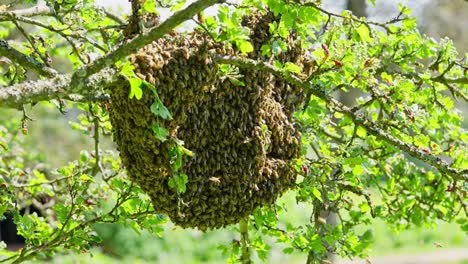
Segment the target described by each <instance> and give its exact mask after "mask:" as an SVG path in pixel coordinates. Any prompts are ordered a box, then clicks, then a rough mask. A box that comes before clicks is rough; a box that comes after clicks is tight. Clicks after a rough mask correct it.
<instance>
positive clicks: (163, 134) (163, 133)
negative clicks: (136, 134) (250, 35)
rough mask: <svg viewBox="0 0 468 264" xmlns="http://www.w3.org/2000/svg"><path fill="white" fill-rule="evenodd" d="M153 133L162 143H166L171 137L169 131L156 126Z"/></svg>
mask: <svg viewBox="0 0 468 264" xmlns="http://www.w3.org/2000/svg"><path fill="white" fill-rule="evenodd" d="M153 133H154V136H155V137H156V138H157V139H159V140H161V141H163V142H164V141H166V140H167V137H168V136H169V130H167V129H166V128H164V127H160V126H158V125H154V126H153Z"/></svg>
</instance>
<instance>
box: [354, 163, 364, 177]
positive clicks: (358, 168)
mask: <svg viewBox="0 0 468 264" xmlns="http://www.w3.org/2000/svg"><path fill="white" fill-rule="evenodd" d="M362 173H364V168H363V167H362V165H356V166H354V168H353V174H354V176H359V175H361V174H362Z"/></svg>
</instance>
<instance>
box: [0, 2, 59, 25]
mask: <svg viewBox="0 0 468 264" xmlns="http://www.w3.org/2000/svg"><path fill="white" fill-rule="evenodd" d="M53 15H55V11H54V9H53V8H52V7H48V6H45V5H37V6H33V7H30V8H26V9H18V10H11V11H0V21H7V20H10V18H11V17H14V16H22V17H34V16H53Z"/></svg>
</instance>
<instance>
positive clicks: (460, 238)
mask: <svg viewBox="0 0 468 264" xmlns="http://www.w3.org/2000/svg"><path fill="white" fill-rule="evenodd" d="M0 2H1V1H0ZM97 2H98V1H97ZM116 2H122V4H128V3H126V2H127V1H104V2H102V4H105V5H106V4H107V5H108V4H112V5H114V6H116ZM404 2H405V1H404ZM406 2H407V4H409V6H410V7H411V8H412V9H413V10H414V14H415V15H416V16H418V23H419V26H420V29H421V31H422V32H424V33H426V34H428V35H430V36H432V37H434V38H436V39H440V38H443V37H445V36H447V37H449V38H451V39H453V40H454V43H455V45H456V46H457V49H458V50H459V52H460V53H462V52H468V18H467V14H468V2H466V1H464V0H438V1H406ZM324 5H325V6H328V7H332V8H333V9H335V10H340V9H343V8H346V7H348V8H351V9H353V12H354V13H356V14H360V15H363V16H368V17H369V18H371V19H375V20H385V19H386V18H388V16H390V17H391V16H392V14H396V11H395V10H396V6H397V3H396V2H395V1H383V0H381V1H376V6H375V7H371V6H370V4H366V1H365V0H348V1H342V2H340V3H337V2H336V1H324ZM121 10H125V8H123V9H121ZM12 36H14V33H13V34H12ZM12 36H10V37H12ZM60 56H63V54H62V55H61V54H56V55H55V58H54V60H53V61H54V62H56V63H60ZM68 69H70V65H64V68H63V71H67V70H68ZM464 111H465V112H467V113H468V111H467V109H464ZM27 113H28V115H29V116H30V117H31V118H32V119H33V121H30V122H28V132H29V133H28V134H27V135H24V134H23V133H21V131H20V130H21V129H20V123H21V112H20V111H16V110H8V109H0V123H1V124H6V123H7V122H12V121H11V120H17V122H16V121H13V123H11V124H9V125H11V126H17V127H18V135H17V136H18V137H21V140H23V142H24V144H23V146H24V148H25V149H26V152H28V153H30V155H31V156H34V157H35V159H36V160H38V161H40V163H41V166H43V170H45V171H47V170H49V169H52V168H55V167H59V166H62V165H64V164H66V163H67V162H68V161H70V160H75V159H77V158H78V157H79V153H80V150H82V149H87V150H89V151H91V150H92V149H93V141H92V138H91V137H90V136H88V135H87V133H86V128H79V127H77V126H76V125H74V124H73V123H74V122H75V121H76V120H77V118H78V115H79V114H80V111H79V110H78V109H75V108H73V105H69V106H68V110H67V112H66V114H62V113H60V112H59V111H58V110H57V108H56V106H54V105H52V104H51V103H40V104H38V105H35V106H34V107H32V108H30V109H27ZM464 122H465V123H464V124H465V127H467V126H468V120H467V119H465V120H464ZM70 128H73V129H70ZM83 132H85V133H83ZM102 143H103V146H102V148H103V149H109V148H111V149H112V148H114V145H113V143H112V141H111V139H110V138H109V136H108V137H107V138H104V139H102ZM280 202H283V203H285V205H286V208H288V214H287V219H283V221H285V222H297V223H301V222H307V221H308V219H307V218H308V216H306V215H305V214H303V213H302V212H303V211H304V208H301V207H300V206H298V205H296V202H295V200H294V197H293V195H292V193H288V194H286V195H285V196H284V197H283V198H281V200H280ZM372 226H373V232H374V236H373V237H374V244H373V246H372V253H371V255H372V256H374V257H378V256H384V255H396V254H418V253H423V252H432V251H435V250H438V251H441V252H442V253H441V254H443V252H444V251H445V250H449V249H450V248H466V249H467V251H468V238H467V237H466V236H465V235H464V234H463V232H461V231H460V230H459V227H458V226H457V224H455V223H453V224H447V223H440V224H438V225H437V226H434V227H432V228H428V227H420V228H418V229H413V230H411V231H403V232H400V233H395V232H394V231H392V230H390V229H388V228H387V227H386V225H385V224H384V223H383V222H382V221H380V220H379V221H375V222H374V223H373V225H372ZM95 230H96V231H97V232H98V234H99V235H100V236H101V237H102V238H103V242H102V245H101V247H99V248H95V249H93V251H92V252H93V255H94V258H92V259H91V256H89V255H87V254H85V255H82V254H76V255H67V256H59V257H57V258H55V259H53V260H48V261H47V263H220V262H223V261H224V260H225V259H226V258H225V256H223V250H222V248H218V247H219V245H220V244H222V243H224V244H226V243H229V242H230V241H232V243H235V242H236V239H237V234H236V233H235V232H234V231H214V232H212V231H211V232H210V231H209V232H206V233H202V232H200V231H196V230H190V229H188V230H183V229H180V228H177V227H172V228H171V227H170V226H169V227H168V228H166V230H165V231H164V232H163V235H162V237H155V236H154V235H150V234H148V233H145V232H143V233H141V234H137V233H135V231H134V230H132V229H128V228H125V227H123V226H119V225H117V224H108V225H104V224H101V225H97V226H95ZM275 247H278V248H273V250H271V253H270V254H271V255H270V258H269V259H270V261H269V262H271V263H302V262H303V259H304V256H301V255H293V256H291V255H287V256H286V255H284V254H279V253H278V254H277V253H276V252H280V253H281V250H282V248H281V246H280V245H275ZM440 247H442V248H440ZM44 263H45V262H44ZM458 263H468V260H465V261H463V260H460V262H458Z"/></svg>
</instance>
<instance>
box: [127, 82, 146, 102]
mask: <svg viewBox="0 0 468 264" xmlns="http://www.w3.org/2000/svg"><path fill="white" fill-rule="evenodd" d="M128 82H129V83H130V94H129V95H128V97H129V98H130V99H131V98H133V97H135V98H136V99H138V100H140V99H141V97H143V89H142V84H143V82H142V81H141V80H140V79H139V78H136V77H134V78H129V79H128Z"/></svg>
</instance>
